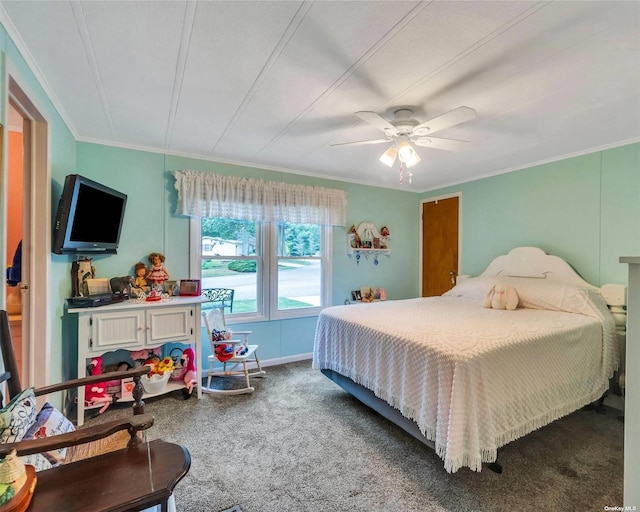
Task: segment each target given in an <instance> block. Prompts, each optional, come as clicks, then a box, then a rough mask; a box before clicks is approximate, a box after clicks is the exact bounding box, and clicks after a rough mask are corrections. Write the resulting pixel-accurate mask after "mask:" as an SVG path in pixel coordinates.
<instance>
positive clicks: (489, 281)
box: [442, 277, 496, 300]
mask: <svg viewBox="0 0 640 512" xmlns="http://www.w3.org/2000/svg"><path fill="white" fill-rule="evenodd" d="M494 284H496V278H495V277H470V278H468V279H465V280H464V281H460V282H459V283H458V284H456V285H455V286H454V287H453V288H451V290H449V291H448V292H445V293H443V294H442V295H443V297H462V298H465V299H474V300H484V298H485V297H486V296H487V293H489V290H490V289H491V287H492V286H493V285H494Z"/></svg>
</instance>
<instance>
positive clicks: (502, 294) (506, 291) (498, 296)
mask: <svg viewBox="0 0 640 512" xmlns="http://www.w3.org/2000/svg"><path fill="white" fill-rule="evenodd" d="M519 300H520V298H519V297H518V292H516V289H515V288H514V287H513V286H511V285H510V284H505V283H496V284H494V285H493V286H492V287H491V289H490V290H489V293H487V296H486V297H485V299H484V301H482V307H483V308H493V309H510V310H513V309H516V308H517V307H518V301H519Z"/></svg>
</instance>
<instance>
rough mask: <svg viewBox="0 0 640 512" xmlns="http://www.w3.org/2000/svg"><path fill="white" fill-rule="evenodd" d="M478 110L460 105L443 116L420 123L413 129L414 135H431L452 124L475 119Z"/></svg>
mask: <svg viewBox="0 0 640 512" xmlns="http://www.w3.org/2000/svg"><path fill="white" fill-rule="evenodd" d="M476 117H477V116H476V111H475V110H473V109H472V108H469V107H458V108H454V109H453V110H451V111H449V112H447V113H446V114H442V115H441V116H438V117H434V118H433V119H431V120H429V121H426V122H424V123H422V124H419V125H418V126H416V127H415V128H414V129H413V132H412V133H413V134H414V135H430V134H432V133H435V132H437V131H440V130H444V129H445V128H449V127H450V126H455V125H457V124H460V123H464V122H465V121H471V120H472V119H475V118H476Z"/></svg>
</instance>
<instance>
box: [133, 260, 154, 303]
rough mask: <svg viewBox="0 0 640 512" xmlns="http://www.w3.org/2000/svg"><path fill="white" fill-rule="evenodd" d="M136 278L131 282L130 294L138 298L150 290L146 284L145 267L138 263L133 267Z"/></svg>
mask: <svg viewBox="0 0 640 512" xmlns="http://www.w3.org/2000/svg"><path fill="white" fill-rule="evenodd" d="M134 271H135V274H136V278H135V279H134V280H133V285H132V287H131V294H132V295H135V296H136V297H139V296H140V295H141V294H143V293H148V292H149V291H150V290H151V287H150V286H149V283H147V278H146V274H147V267H146V266H145V264H144V263H142V262H141V261H139V262H138V263H136V265H135V267H134Z"/></svg>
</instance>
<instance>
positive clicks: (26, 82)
mask: <svg viewBox="0 0 640 512" xmlns="http://www.w3.org/2000/svg"><path fill="white" fill-rule="evenodd" d="M0 53H1V54H2V71H3V72H2V75H1V77H0V89H1V90H2V98H3V101H1V102H0V104H1V105H0V113H1V114H0V115H1V116H2V117H1V119H2V124H4V125H5V126H6V124H7V123H6V103H5V102H6V98H7V95H8V78H7V75H11V76H12V77H13V79H14V80H15V81H16V83H17V84H18V85H19V86H20V88H21V89H22V90H23V91H24V92H25V93H26V94H27V96H28V97H29V99H30V100H31V101H32V102H33V104H34V105H35V107H36V108H37V109H38V111H39V112H40V114H42V116H43V117H44V118H45V119H46V122H47V126H48V139H49V140H48V142H49V144H48V151H49V166H50V174H51V177H52V179H53V180H56V179H58V180H59V179H60V177H63V176H65V175H66V174H67V173H68V172H69V171H70V170H73V169H74V168H75V158H76V149H75V146H76V141H75V139H74V137H73V135H72V134H71V132H70V131H69V129H68V127H67V126H66V124H65V123H64V121H63V120H62V118H61V117H60V115H59V113H58V112H57V110H56V109H55V107H54V105H53V104H52V102H51V101H50V99H49V98H48V96H47V94H46V93H45V92H44V90H43V89H42V87H41V86H40V84H39V82H38V81H37V80H36V78H35V76H34V75H33V73H32V72H31V70H30V69H29V67H28V66H27V64H26V63H25V61H24V59H23V57H22V55H20V52H19V51H18V50H17V48H16V47H15V45H14V44H13V41H12V40H11V39H10V38H9V37H8V36H7V33H6V31H5V29H4V27H2V26H1V25H0ZM5 134H6V132H5ZM5 136H6V135H5ZM5 147H6V146H5ZM5 158H6V155H5ZM2 179H3V181H2V183H3V188H4V187H5V185H6V182H5V180H6V175H5V173H3V178H2ZM34 186H35V187H46V189H47V190H48V189H50V187H51V195H52V198H53V200H54V201H55V203H52V205H51V207H50V208H51V209H52V210H55V208H56V204H57V199H58V196H59V195H60V191H59V190H56V187H55V186H51V183H49V182H48V181H47V182H46V183H35V184H34ZM36 208H47V205H36ZM1 212H2V213H1V214H0V215H2V226H4V224H5V218H4V215H5V205H3V208H2V209H1ZM3 240H4V237H0V245H2V244H3ZM1 254H2V255H3V258H4V254H5V248H4V247H2V249H1ZM4 266H6V261H4V260H3V268H4ZM68 276H69V267H68V263H67V262H66V261H62V260H61V258H56V257H51V258H50V261H49V283H47V286H46V287H45V289H46V296H42V297H31V299H32V300H35V301H43V300H46V301H47V303H48V305H49V308H48V310H49V316H48V317H47V318H46V319H45V318H42V319H35V321H38V322H46V323H47V338H48V343H47V340H46V339H37V340H35V348H36V350H40V351H43V350H46V349H47V345H48V346H49V350H48V353H47V357H46V359H47V361H50V365H49V368H48V370H49V381H51V382H58V381H60V380H61V379H62V374H63V366H64V365H65V357H64V348H63V338H62V318H63V312H64V298H63V297H64V296H63V295H61V294H60V293H61V290H62V289H63V288H65V287H67V283H68V282H69V277H68ZM3 300H4V299H3ZM36 372H37V373H38V376H39V377H40V376H42V375H44V373H45V372H43V371H38V369H36ZM38 382H39V384H42V382H41V381H38ZM59 399H60V397H55V398H53V399H52V401H56V400H59Z"/></svg>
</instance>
